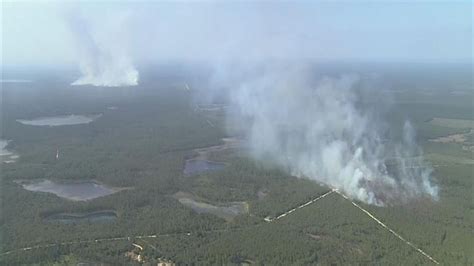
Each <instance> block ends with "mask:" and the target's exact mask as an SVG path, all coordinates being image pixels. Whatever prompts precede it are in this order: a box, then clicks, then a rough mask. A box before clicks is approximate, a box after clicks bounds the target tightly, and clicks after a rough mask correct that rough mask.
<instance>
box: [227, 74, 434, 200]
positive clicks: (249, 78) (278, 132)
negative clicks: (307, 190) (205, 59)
mask: <svg viewBox="0 0 474 266" xmlns="http://www.w3.org/2000/svg"><path fill="white" fill-rule="evenodd" d="M250 72H253V74H251V75H241V76H239V78H238V79H232V82H234V84H235V85H230V86H231V88H230V101H231V104H232V107H233V113H232V116H230V117H229V121H231V123H233V124H234V126H235V124H237V125H239V128H240V129H243V130H244V132H245V135H246V137H247V138H248V141H249V146H250V149H251V153H252V155H253V156H254V157H255V158H257V159H260V160H264V161H270V162H275V163H277V164H278V165H280V166H282V167H284V168H285V169H288V171H289V173H291V174H292V175H294V176H297V177H305V178H310V179H313V180H316V181H318V182H322V183H324V184H327V185H329V186H331V187H334V188H338V189H340V190H342V191H344V193H346V194H347V195H348V196H350V197H352V198H354V199H357V200H360V201H363V202H366V203H369V204H375V205H379V206H382V205H387V204H393V203H397V202H406V201H407V200H409V199H411V198H415V197H419V196H423V195H427V196H429V197H432V198H433V199H437V194H438V188H437V187H436V186H435V185H433V184H432V183H431V180H430V174H431V171H432V170H431V168H430V166H429V165H427V164H426V163H425V162H424V161H423V159H422V153H421V150H420V149H419V148H418V146H417V145H416V143H415V137H414V131H413V128H412V127H411V125H410V123H408V122H406V123H405V126H404V128H403V138H402V139H401V140H400V141H393V140H391V141H387V140H384V138H386V132H384V130H383V128H384V126H383V123H381V122H380V120H379V119H376V117H377V114H375V113H374V112H377V111H378V110H376V109H375V110H374V108H364V107H363V106H362V105H361V104H360V99H359V94H358V93H357V90H356V89H355V85H356V84H357V82H358V79H359V78H358V77H357V76H350V75H347V76H342V77H337V78H331V77H321V78H318V79H315V78H313V77H312V74H311V72H310V71H307V70H306V69H304V68H300V67H296V68H292V67H285V68H278V67H267V68H264V69H254V70H253V71H250ZM250 72H249V73H250ZM226 75H229V74H228V73H227V74H226ZM225 79H226V80H229V77H228V76H227V77H226V78H225ZM237 80H239V81H237ZM372 107H373V106H372Z"/></svg>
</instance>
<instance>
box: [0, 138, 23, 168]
mask: <svg viewBox="0 0 474 266" xmlns="http://www.w3.org/2000/svg"><path fill="white" fill-rule="evenodd" d="M9 142H10V141H9V140H4V139H0V160H1V162H3V163H14V162H16V160H18V158H20V156H19V155H18V154H15V153H14V152H12V151H10V150H7V146H8V143H9Z"/></svg>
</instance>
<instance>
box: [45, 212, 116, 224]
mask: <svg viewBox="0 0 474 266" xmlns="http://www.w3.org/2000/svg"><path fill="white" fill-rule="evenodd" d="M116 219H117V214H116V213H115V211H111V210H104V211H96V212H88V213H66V212H63V213H55V214H52V215H49V216H47V217H45V220H46V221H48V222H58V223H63V224H74V223H84V222H88V223H110V222H114V221H115V220H116Z"/></svg>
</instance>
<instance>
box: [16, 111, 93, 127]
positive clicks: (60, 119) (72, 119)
mask: <svg viewBox="0 0 474 266" xmlns="http://www.w3.org/2000/svg"><path fill="white" fill-rule="evenodd" d="M101 116H102V114H98V115H60V116H49V117H38V118H34V119H31V120H28V119H17V120H16V121H17V122H19V123H22V124H24V125H30V126H50V127H57V126H70V125H80V124H88V123H91V122H92V121H94V120H96V119H97V118H99V117H101Z"/></svg>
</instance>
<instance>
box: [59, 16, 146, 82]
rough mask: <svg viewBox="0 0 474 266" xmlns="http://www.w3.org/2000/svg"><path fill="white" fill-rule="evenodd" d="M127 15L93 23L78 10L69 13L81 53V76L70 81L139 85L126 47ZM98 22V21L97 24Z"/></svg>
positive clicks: (72, 30) (105, 18) (71, 28)
mask: <svg viewBox="0 0 474 266" xmlns="http://www.w3.org/2000/svg"><path fill="white" fill-rule="evenodd" d="M126 21H127V16H126V15H121V14H119V15H114V16H112V17H111V18H110V19H108V18H107V17H104V18H103V19H102V21H100V23H95V24H94V27H91V26H90V23H91V22H90V21H89V20H87V19H85V18H84V17H83V16H81V15H80V14H77V13H72V12H71V15H70V16H68V22H69V23H68V24H69V28H70V30H71V32H72V34H73V37H74V41H75V44H76V47H77V50H78V55H79V68H80V71H81V74H82V76H81V77H80V78H79V79H77V80H76V81H74V82H73V83H71V85H93V86H106V87H118V86H136V85H137V84H138V77H139V74H138V71H137V70H136V69H135V67H134V66H133V64H132V61H131V59H130V57H129V55H128V51H127V50H128V49H127V39H126V36H127V32H126V27H125V25H126ZM96 24H97V25H96Z"/></svg>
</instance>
